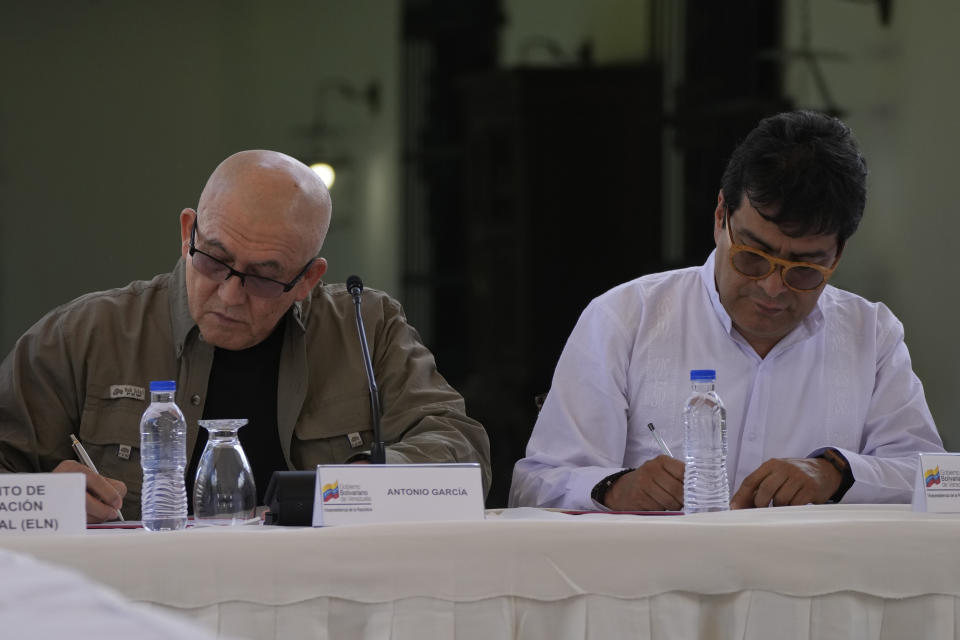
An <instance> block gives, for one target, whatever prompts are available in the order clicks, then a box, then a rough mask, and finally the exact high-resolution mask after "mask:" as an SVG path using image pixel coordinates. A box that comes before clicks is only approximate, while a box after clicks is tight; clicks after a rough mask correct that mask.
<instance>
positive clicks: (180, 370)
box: [0, 259, 490, 519]
mask: <svg viewBox="0 0 960 640" xmlns="http://www.w3.org/2000/svg"><path fill="white" fill-rule="evenodd" d="M184 274H185V266H184V262H183V260H182V259H181V260H180V261H179V262H178V263H177V265H176V267H175V268H174V270H173V272H172V273H168V274H163V275H159V276H157V277H155V278H154V279H153V280H150V281H137V282H133V283H131V284H129V285H127V286H126V287H123V288H121V289H113V290H110V291H103V292H97V293H91V294H88V295H85V296H82V297H80V298H78V299H76V300H74V301H72V302H70V303H68V304H66V305H63V306H61V307H58V308H57V309H54V310H53V311H51V312H50V313H49V314H47V315H46V316H45V317H44V318H43V319H41V320H40V321H39V322H38V323H37V324H35V325H34V326H33V327H32V328H31V329H30V330H29V331H27V333H25V334H24V335H23V336H22V337H21V338H20V339H19V340H18V341H17V343H16V345H15V346H14V348H13V351H12V352H11V353H10V354H9V355H8V356H7V358H6V359H5V360H4V361H3V363H2V364H0V470H5V471H23V472H33V471H50V470H51V469H53V468H54V467H55V466H56V465H57V464H59V463H60V462H61V461H62V460H65V459H74V454H73V451H72V450H71V447H70V433H75V434H77V436H78V437H79V438H80V440H81V442H83V444H84V446H85V447H86V449H87V452H88V453H89V454H90V457H91V458H92V460H93V462H94V464H95V465H96V466H97V469H98V470H99V472H100V473H101V474H102V475H104V476H107V477H111V478H117V479H120V480H122V481H123V482H125V483H126V485H127V489H128V493H127V496H126V498H125V500H124V506H123V514H124V516H126V517H128V518H133V519H136V518H139V513H140V484H141V477H142V475H141V470H140V455H139V448H140V429H139V424H140V416H141V414H142V413H143V411H144V409H146V407H147V404H148V403H149V401H150V393H149V384H150V381H151V380H176V381H177V395H176V399H177V404H178V405H179V406H180V408H181V409H182V410H183V413H184V415H185V416H186V418H187V451H192V450H193V447H194V443H195V442H196V439H197V430H198V428H199V427H198V425H197V420H199V419H200V418H201V417H202V416H203V405H204V402H205V401H206V397H207V380H208V379H209V377H210V367H211V365H212V363H213V354H214V347H213V345H211V344H209V343H207V342H205V341H204V340H203V337H202V336H201V335H200V332H199V329H198V327H197V325H196V323H195V322H194V321H193V319H192V318H191V316H190V311H189V309H188V306H187V292H186V286H185V275H184ZM362 309H363V320H364V324H365V328H366V333H367V340H368V341H369V345H370V354H371V357H372V359H373V366H374V372H375V375H376V379H377V384H378V387H379V390H380V397H381V405H382V408H383V419H382V422H381V427H382V431H383V439H384V441H385V442H386V444H387V462H388V463H411V462H479V463H480V466H481V469H482V472H483V485H484V491H485V492H486V491H488V490H489V487H490V444H489V440H488V438H487V434H486V431H484V428H483V427H482V426H481V425H480V423H478V422H476V421H475V420H472V419H470V418H468V417H467V416H466V414H465V413H464V411H465V409H464V402H463V398H462V397H461V396H460V395H459V394H458V393H457V392H456V391H455V390H454V389H453V388H452V387H451V386H450V385H449V384H447V382H446V381H445V380H444V379H443V377H442V376H441V375H440V374H439V373H438V372H437V368H436V364H435V362H434V359H433V355H432V354H431V353H430V351H429V350H427V348H426V347H425V346H424V345H423V344H422V343H421V342H420V337H419V335H418V334H417V332H416V330H415V329H414V328H413V327H411V326H410V325H409V324H407V322H406V318H405V317H404V314H403V310H402V308H401V307H400V304H399V303H398V302H397V301H395V300H393V299H392V298H390V297H389V296H387V295H386V294H384V293H382V292H380V291H376V290H372V289H365V290H364V293H363V304H362ZM281 322H286V323H287V324H286V327H285V331H284V343H283V350H282V354H281V358H280V371H279V379H278V385H277V389H276V393H277V425H278V429H279V432H280V443H281V445H282V446H283V453H284V456H285V457H286V460H287V465H288V466H289V467H290V468H291V469H310V468H312V467H314V466H315V465H317V464H338V463H343V462H346V461H347V460H348V459H350V458H351V457H353V456H355V455H357V454H358V453H360V452H363V451H365V450H367V449H369V446H370V441H371V438H372V431H371V419H370V418H371V415H370V396H369V393H368V391H367V378H366V372H365V368H364V365H363V358H362V354H361V349H360V342H359V338H358V336H357V326H356V319H355V312H354V306H353V298H352V296H351V295H350V294H349V293H348V292H347V291H346V290H345V288H344V286H343V285H325V284H322V283H321V284H319V285H318V286H317V287H316V288H315V289H314V290H313V291H312V292H311V295H310V296H309V297H307V299H306V300H304V301H303V302H299V303H295V304H294V305H293V306H292V307H291V309H290V311H289V312H288V313H287V314H286V316H284V318H283V319H282V320H281ZM264 392H265V393H266V392H271V391H270V390H267V389H265V390H264ZM241 417H242V416H241ZM356 434H359V435H360V436H361V437H362V442H359V441H358V440H357V438H356Z"/></svg>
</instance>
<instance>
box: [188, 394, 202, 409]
mask: <svg viewBox="0 0 960 640" xmlns="http://www.w3.org/2000/svg"><path fill="white" fill-rule="evenodd" d="M190 404H192V405H193V406H195V407H199V406H200V396H199V395H197V394H196V393H195V394H193V395H192V396H190Z"/></svg>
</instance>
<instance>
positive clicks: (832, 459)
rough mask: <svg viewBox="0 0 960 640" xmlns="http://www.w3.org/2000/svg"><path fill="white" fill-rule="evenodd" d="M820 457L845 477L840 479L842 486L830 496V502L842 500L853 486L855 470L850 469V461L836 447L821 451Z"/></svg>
mask: <svg viewBox="0 0 960 640" xmlns="http://www.w3.org/2000/svg"><path fill="white" fill-rule="evenodd" d="M817 457H818V458H823V459H824V460H826V461H827V462H829V463H830V464H831V465H833V468H834V469H836V470H837V471H839V472H840V475H841V476H843V478H842V479H841V480H840V486H839V487H838V488H837V490H836V492H834V494H833V495H832V496H830V502H834V503H836V502H840V500H841V499H842V498H843V496H844V494H845V493H846V492H847V491H849V490H850V487H852V486H853V481H854V477H853V471H852V470H851V469H850V463H849V462H847V459H846V458H844V457H843V455H842V454H841V453H840V452H839V451H837V450H836V449H826V450H825V451H824V452H823V453H821V454H820V455H819V456H817Z"/></svg>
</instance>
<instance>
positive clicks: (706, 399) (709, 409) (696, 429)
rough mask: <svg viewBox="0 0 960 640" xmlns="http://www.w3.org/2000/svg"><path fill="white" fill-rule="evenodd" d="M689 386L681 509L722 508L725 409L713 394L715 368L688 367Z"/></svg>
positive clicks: (726, 492) (726, 496)
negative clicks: (690, 390)
mask: <svg viewBox="0 0 960 640" xmlns="http://www.w3.org/2000/svg"><path fill="white" fill-rule="evenodd" d="M690 386H691V387H692V388H693V392H692V393H691V394H690V397H689V398H687V402H686V404H685V405H684V407H683V457H684V461H685V462H686V471H685V472H684V475H683V511H684V512H685V513H700V512H702V511H726V510H727V509H729V508H730V487H729V485H728V484H727V410H726V409H724V408H723V402H721V400H720V396H718V395H717V390H716V386H717V372H716V371H714V370H713V369H694V370H692V371H691V372H690Z"/></svg>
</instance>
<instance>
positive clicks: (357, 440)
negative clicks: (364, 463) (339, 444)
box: [347, 431, 363, 449]
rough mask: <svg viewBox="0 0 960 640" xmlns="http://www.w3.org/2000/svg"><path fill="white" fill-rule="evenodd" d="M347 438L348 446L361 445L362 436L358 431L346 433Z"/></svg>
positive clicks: (355, 446)
mask: <svg viewBox="0 0 960 640" xmlns="http://www.w3.org/2000/svg"><path fill="white" fill-rule="evenodd" d="M347 438H349V440H350V446H351V447H353V448H354V449H356V448H357V447H362V446H363V438H361V437H360V433H359V432H357V431H354V432H352V433H348V434H347Z"/></svg>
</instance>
